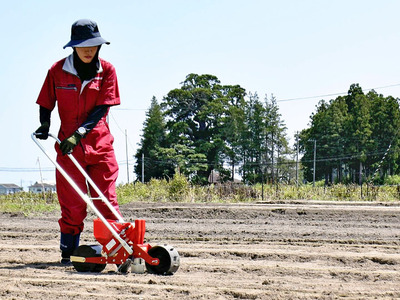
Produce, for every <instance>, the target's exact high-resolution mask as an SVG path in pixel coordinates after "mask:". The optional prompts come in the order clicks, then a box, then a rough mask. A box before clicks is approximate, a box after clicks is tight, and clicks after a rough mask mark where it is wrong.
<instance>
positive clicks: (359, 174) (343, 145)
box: [300, 84, 400, 183]
mask: <svg viewBox="0 0 400 300" xmlns="http://www.w3.org/2000/svg"><path fill="white" fill-rule="evenodd" d="M310 119H311V122H310V127H309V128H307V129H304V130H303V131H302V132H301V134H300V146H301V150H302V152H303V154H304V155H303V157H302V163H303V166H304V175H305V178H306V179H307V180H309V181H310V180H312V175H313V172H314V170H313V165H314V159H313V155H314V145H316V153H317V158H316V170H315V173H316V179H317V180H320V179H325V182H326V183H331V182H333V181H334V179H335V180H338V181H340V182H342V181H344V180H345V181H347V182H349V181H350V182H356V183H361V182H362V181H363V180H365V179H368V180H372V179H374V178H371V176H373V174H374V173H375V172H376V171H377V170H378V169H379V175H381V176H384V175H385V174H388V173H390V172H392V173H393V172H395V171H396V170H397V168H398V156H397V154H396V153H397V151H394V149H398V137H397V132H398V130H399V129H400V128H399V124H400V123H399V122H400V121H399V120H400V118H399V106H398V103H397V100H396V99H394V98H393V97H387V98H385V97H383V96H382V95H378V94H377V93H376V92H375V91H370V92H369V93H368V94H364V93H363V91H362V89H361V87H360V86H359V85H358V84H352V85H351V86H350V88H349V91H348V94H347V95H346V96H340V97H337V98H336V99H334V100H331V101H330V102H329V103H327V102H325V101H323V100H322V101H320V102H319V104H318V106H317V109H316V112H315V113H313V114H312V115H311V117H310ZM314 141H316V142H314ZM389 146H390V150H391V151H387V150H388V149H389ZM391 147H393V148H391ZM386 152H387V153H386ZM385 153H386V154H387V155H385ZM383 157H385V159H384V160H382V159H383ZM378 177H379V176H378Z"/></svg>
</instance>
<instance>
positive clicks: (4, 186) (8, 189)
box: [0, 183, 23, 195]
mask: <svg viewBox="0 0 400 300" xmlns="http://www.w3.org/2000/svg"><path fill="white" fill-rule="evenodd" d="M22 191H23V189H22V187H20V186H18V185H16V184H13V183H0V195H8V194H14V193H17V192H22Z"/></svg>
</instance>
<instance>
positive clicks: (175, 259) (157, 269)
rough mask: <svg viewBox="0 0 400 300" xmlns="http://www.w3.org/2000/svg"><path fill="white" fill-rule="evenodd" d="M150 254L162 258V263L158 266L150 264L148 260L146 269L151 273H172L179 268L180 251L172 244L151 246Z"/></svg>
mask: <svg viewBox="0 0 400 300" xmlns="http://www.w3.org/2000/svg"><path fill="white" fill-rule="evenodd" d="M148 254H149V255H150V256H151V257H153V258H158V259H159V260H160V263H159V264H158V265H157V266H153V265H150V264H148V263H147V262H146V269H147V271H148V272H149V273H152V274H157V275H172V274H174V273H175V272H176V271H177V270H178V269H179V264H180V257H179V253H178V251H176V250H175V249H174V247H172V246H169V245H163V246H154V247H152V248H150V250H149V252H148Z"/></svg>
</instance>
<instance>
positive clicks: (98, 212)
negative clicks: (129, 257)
mask: <svg viewBox="0 0 400 300" xmlns="http://www.w3.org/2000/svg"><path fill="white" fill-rule="evenodd" d="M49 136H50V137H52V138H53V139H55V140H56V142H57V143H58V144H60V143H61V141H60V140H59V139H58V138H57V137H56V136H54V135H53V134H51V133H49ZM31 138H32V140H33V141H34V142H35V143H36V145H38V147H39V148H40V150H42V151H43V153H44V154H45V155H46V156H47V158H48V159H50V161H51V162H52V163H53V165H54V166H55V167H56V169H57V170H58V171H59V172H60V173H61V174H62V175H63V176H64V178H65V179H66V180H67V181H68V183H69V184H70V185H71V186H72V188H73V189H74V190H75V191H76V192H77V193H78V194H79V196H81V198H82V199H83V200H84V201H85V202H86V204H87V205H89V206H90V208H91V209H92V210H93V211H94V212H95V213H96V215H97V216H98V217H99V219H100V220H101V221H102V222H103V223H104V225H105V226H106V227H107V228H108V230H110V232H111V234H112V235H113V236H114V237H115V238H116V239H117V240H118V242H120V243H121V245H122V246H123V247H124V248H125V250H126V251H127V252H128V253H129V254H132V253H133V250H132V248H131V247H130V246H129V245H128V244H127V243H126V242H125V241H124V240H123V239H122V238H121V237H120V236H119V234H118V233H117V232H116V231H115V229H114V228H113V227H112V226H111V225H110V223H109V222H108V221H107V219H106V218H104V217H103V215H102V214H101V213H100V211H99V210H98V209H97V207H96V206H95V205H94V204H93V199H94V198H91V197H89V196H88V195H87V194H85V193H84V192H83V191H82V190H81V189H80V188H79V187H78V185H77V184H76V183H75V181H74V180H73V179H72V178H71V176H69V175H68V173H67V172H66V171H65V170H64V169H63V168H62V167H61V166H60V164H59V163H58V162H57V161H56V160H54V159H53V158H52V157H51V156H50V155H49V154H48V153H47V151H46V149H45V148H44V147H43V146H42V144H41V143H40V142H39V141H38V139H37V138H36V133H35V132H33V133H32V134H31ZM67 155H68V157H69V158H70V159H71V161H72V162H73V164H74V165H75V167H77V169H78V170H79V171H80V172H81V173H82V175H83V176H84V177H85V179H86V180H87V182H88V183H89V185H90V186H91V187H92V188H93V189H94V190H95V191H96V193H97V194H98V195H99V197H100V198H99V199H100V200H101V201H103V202H104V203H105V204H106V205H107V207H108V208H109V209H110V211H111V212H112V213H113V214H114V216H115V217H116V218H117V219H118V221H119V222H121V223H125V221H124V219H123V218H122V216H121V215H120V214H119V213H118V212H117V210H116V209H115V208H114V207H113V206H112V205H111V203H110V201H109V200H108V199H107V198H106V196H104V194H103V193H102V192H101V191H100V190H99V188H98V187H97V185H96V184H95V183H94V182H93V180H92V179H91V178H90V177H89V175H88V174H87V173H86V171H85V170H84V169H83V168H82V166H81V165H80V164H79V162H78V161H77V160H76V159H75V157H74V156H73V155H72V154H70V153H68V154H67ZM96 199H98V198H96Z"/></svg>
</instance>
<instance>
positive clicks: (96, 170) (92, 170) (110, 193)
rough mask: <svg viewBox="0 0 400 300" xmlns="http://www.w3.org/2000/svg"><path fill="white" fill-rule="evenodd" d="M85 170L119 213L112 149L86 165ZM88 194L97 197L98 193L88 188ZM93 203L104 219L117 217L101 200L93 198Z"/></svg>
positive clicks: (115, 162) (115, 166)
mask: <svg viewBox="0 0 400 300" xmlns="http://www.w3.org/2000/svg"><path fill="white" fill-rule="evenodd" d="M87 171H88V174H89V176H90V178H92V180H93V182H94V183H95V184H96V185H97V187H98V188H99V190H100V191H101V192H102V193H103V194H104V196H105V197H106V198H107V199H108V200H109V201H110V203H111V205H112V206H113V207H114V208H115V209H116V211H117V212H118V213H119V214H121V213H120V211H119V205H118V201H117V193H116V191H115V184H116V181H117V177H118V164H117V160H116V158H115V155H114V151H113V150H112V149H111V150H110V151H109V152H108V153H107V154H105V155H102V158H101V159H99V161H98V162H97V163H96V164H92V165H90V166H88V167H87ZM90 195H91V196H92V197H98V194H97V193H96V192H95V191H94V189H93V188H90ZM94 204H95V206H96V208H97V209H98V210H99V211H100V213H101V214H102V215H103V216H104V217H105V218H106V219H110V220H116V219H117V217H116V216H115V215H114V214H113V213H112V212H111V211H110V209H109V208H108V207H107V206H106V204H105V203H103V202H102V201H101V200H95V201H94Z"/></svg>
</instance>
